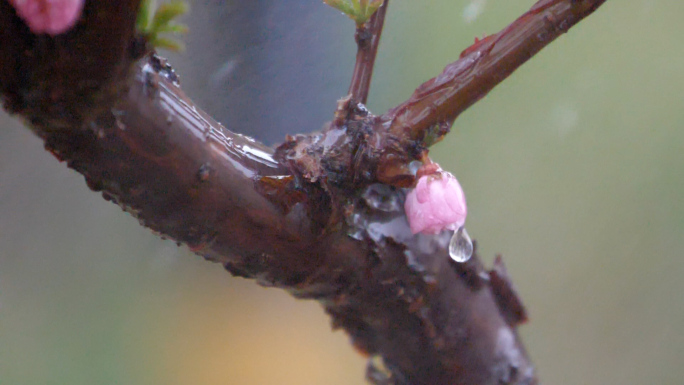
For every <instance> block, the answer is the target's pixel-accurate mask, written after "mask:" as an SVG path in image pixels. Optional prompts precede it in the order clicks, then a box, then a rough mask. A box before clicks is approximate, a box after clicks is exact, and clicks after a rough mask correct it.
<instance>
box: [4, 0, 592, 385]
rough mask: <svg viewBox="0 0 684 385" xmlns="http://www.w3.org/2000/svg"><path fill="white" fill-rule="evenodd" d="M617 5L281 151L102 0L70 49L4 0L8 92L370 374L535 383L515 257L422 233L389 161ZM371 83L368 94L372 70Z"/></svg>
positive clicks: (424, 380) (79, 154) (68, 144)
mask: <svg viewBox="0 0 684 385" xmlns="http://www.w3.org/2000/svg"><path fill="white" fill-rule="evenodd" d="M602 2H603V1H600V0H599V1H588V0H586V1H570V0H565V1H562V0H556V1H542V2H540V3H538V4H537V5H535V7H534V8H533V9H532V10H531V11H530V12H528V13H527V14H526V15H524V16H523V17H522V18H520V19H518V21H516V22H515V23H514V24H513V25H512V26H511V27H509V28H507V29H506V30H504V31H502V32H501V33H500V34H497V35H495V37H491V38H488V39H485V40H484V41H483V42H481V43H480V44H476V45H475V46H473V47H471V48H470V49H469V50H466V51H465V52H464V54H463V58H462V59H461V61H459V62H457V63H455V64H452V65H450V66H449V67H447V70H446V71H445V73H444V74H443V75H442V76H440V77H438V78H436V79H433V80H432V81H430V82H428V83H426V84H425V85H423V86H422V87H421V88H419V89H418V90H417V91H416V93H414V95H413V96H412V98H411V99H409V100H408V101H407V102H405V103H404V104H402V105H401V106H398V107H397V108H395V109H393V110H391V111H390V112H388V113H387V114H386V115H384V116H382V117H381V118H377V117H374V116H372V115H370V114H369V113H368V111H366V110H365V109H354V108H352V110H351V111H350V116H349V117H348V119H346V120H345V124H344V125H343V126H340V127H330V128H328V129H327V130H326V131H325V132H324V133H318V134H314V135H310V136H300V137H297V138H290V139H289V140H288V141H287V142H286V143H284V144H283V145H281V146H280V148H279V149H278V150H277V151H275V152H273V150H271V149H269V148H266V147H264V146H262V145H260V144H258V143H256V142H254V141H252V140H251V139H248V138H245V137H242V136H240V135H238V134H233V133H230V132H229V131H227V130H225V129H224V128H223V127H221V126H220V125H219V124H218V123H216V122H215V121H214V120H212V119H211V118H210V117H209V116H207V115H206V114H205V113H204V112H202V111H201V110H200V109H199V108H198V107H196V106H195V105H194V104H193V103H192V101H191V100H189V99H188V98H187V97H186V96H185V95H184V94H183V93H182V91H181V90H180V88H179V86H178V83H177V77H176V76H175V74H174V73H173V70H172V69H171V68H170V67H169V66H168V65H167V64H166V63H165V62H164V61H163V60H161V59H159V58H158V57H156V56H154V55H147V54H146V47H145V44H144V42H141V41H140V39H139V38H138V37H137V36H136V34H135V31H134V20H135V14H136V10H137V7H138V2H137V1H133V0H129V1H120V2H92V1H91V2H86V6H85V10H84V15H83V18H82V20H81V21H80V22H79V24H78V25H77V26H76V27H75V28H74V29H73V30H72V31H70V32H68V33H67V34H64V35H60V36H57V37H56V38H51V37H48V36H42V35H41V36H36V35H33V34H31V32H30V31H28V29H27V28H26V27H25V26H24V25H23V23H22V22H21V21H20V20H19V19H18V18H17V17H16V15H15V14H14V12H13V10H12V8H11V7H10V6H9V4H8V3H7V2H5V1H1V2H0V25H2V26H3V28H2V30H0V47H1V48H0V50H1V51H2V55H0V94H1V95H2V97H3V101H4V105H5V108H6V109H8V110H9V111H11V112H13V113H15V114H17V115H19V116H21V117H22V118H24V119H25V120H26V122H27V123H28V124H29V125H30V127H31V128H32V129H33V131H34V132H35V133H36V134H37V135H39V136H40V137H41V138H43V140H44V141H45V146H46V148H47V149H48V150H50V151H51V152H52V153H53V154H55V156H57V157H58V158H59V159H60V160H63V161H66V162H67V165H68V166H69V167H71V168H73V169H75V170H77V171H78V172H80V173H82V174H83V175H84V176H85V178H86V181H87V183H88V185H89V186H90V187H91V188H92V189H94V190H101V191H102V192H103V196H104V197H105V198H106V199H109V200H112V201H114V202H116V203H117V204H119V205H120V206H121V207H122V208H123V209H124V210H126V211H128V212H130V213H131V214H133V215H134V216H135V217H137V218H138V219H139V220H140V222H141V224H143V225H145V226H147V227H150V228H151V229H153V230H154V231H156V232H159V233H160V234H162V236H165V237H169V238H172V239H174V240H175V241H177V242H179V243H186V244H188V245H189V246H190V247H191V248H192V249H193V250H194V251H195V252H197V253H198V254H200V255H203V256H204V257H206V258H208V259H211V260H213V261H217V262H220V263H222V264H223V265H224V266H225V268H226V269H227V270H228V271H230V272H231V273H232V274H233V275H238V276H242V277H248V278H255V279H257V280H258V281H259V283H260V284H263V285H268V286H277V287H281V288H284V289H286V290H288V291H289V292H291V293H292V294H293V295H295V296H297V297H300V298H312V299H316V300H318V301H319V302H320V303H321V304H322V305H323V306H324V307H325V310H326V311H327V312H328V313H329V314H330V315H331V316H332V318H333V326H334V327H337V328H344V329H345V330H346V331H347V332H348V333H349V335H350V336H351V338H352V342H353V344H354V345H355V346H356V347H357V348H358V349H359V351H361V352H364V353H365V354H368V355H370V356H379V357H381V358H382V360H383V361H384V363H385V365H386V366H387V368H388V369H389V373H386V374H385V375H383V372H382V371H381V370H379V369H376V368H375V367H370V369H369V378H373V379H374V381H376V382H378V383H386V384H468V385H469V384H473V385H475V384H478V385H487V384H492V385H493V384H533V383H536V377H535V373H534V368H533V366H532V364H531V363H530V361H529V359H528V358H527V354H526V352H525V350H524V348H523V346H522V344H521V343H520V341H519V339H518V337H517V332H516V326H517V324H519V323H520V322H522V321H524V319H525V318H526V316H525V312H524V308H523V306H522V303H521V302H520V300H519V298H518V297H517V295H516V294H515V290H514V289H513V286H512V284H511V283H510V280H509V279H508V277H507V274H506V270H505V268H504V267H503V263H502V262H501V261H500V260H497V262H496V263H495V267H494V270H492V271H486V270H485V269H484V267H483V266H482V264H481V262H480V260H479V258H478V257H477V255H474V257H473V258H472V259H471V260H470V261H469V262H467V263H464V264H457V263H455V262H453V261H452V260H451V259H450V258H449V257H448V254H447V246H448V241H449V238H450V234H449V233H448V232H447V233H443V234H440V235H436V236H428V235H421V234H419V235H413V234H411V232H410V229H409V227H408V223H407V221H406V217H405V213H404V210H403V200H404V197H405V191H404V190H403V189H401V188H397V187H396V186H399V185H401V183H394V184H395V186H392V185H388V184H378V183H377V181H378V180H379V181H388V180H392V181H394V182H397V181H399V180H401V178H400V177H401V173H397V174H394V176H395V177H396V176H397V175H398V176H399V178H394V179H392V178H391V176H392V175H391V173H390V172H389V171H392V170H390V169H388V168H386V167H385V168H384V169H383V168H382V167H380V166H383V163H382V161H381V160H382V159H384V160H385V161H386V163H385V164H384V165H387V164H391V165H400V166H401V164H402V161H403V162H404V166H405V164H408V161H410V160H411V159H415V157H416V154H417V153H418V152H421V151H423V150H424V143H423V142H424V139H425V136H426V133H425V132H426V131H428V128H429V127H430V126H432V125H434V124H437V123H440V122H443V121H451V120H453V119H454V118H455V117H456V116H457V115H458V113H460V112H461V111H462V110H463V109H465V108H466V106H467V105H471V104H472V103H474V102H475V101H476V100H477V99H479V98H481V97H482V96H483V95H484V94H486V92H487V91H489V90H490V89H491V88H492V87H493V86H494V85H495V84H497V83H498V82H499V81H501V80H502V79H503V78H504V77H505V76H507V75H508V74H509V73H510V72H511V71H512V70H513V69H514V68H516V67H517V66H518V65H520V64H521V63H522V62H524V60H527V59H528V58H529V57H530V56H531V55H533V54H534V53H535V52H537V51H538V50H539V49H541V47H543V46H544V45H545V44H547V43H548V41H550V40H552V39H553V38H554V37H555V36H557V35H558V34H559V33H560V32H561V31H562V30H564V29H567V28H568V27H569V26H570V25H573V24H574V23H576V22H577V21H578V20H579V19H580V18H581V17H584V16H586V15H587V14H588V13H589V12H590V11H591V10H593V9H595V8H596V7H597V6H598V5H600V4H601V3H602ZM383 8H384V7H383ZM378 18H380V16H378ZM380 21H381V20H380ZM540 33H542V36H543V37H544V39H539V38H538V36H539V34H540ZM544 34H546V35H544ZM379 35H380V34H379V29H378V34H377V37H378V38H379ZM372 56H374V54H373V55H372ZM523 59H524V60H523ZM366 63H368V62H366ZM371 67H372V66H371ZM364 68H368V66H367V64H366V67H364ZM499 71H503V72H499ZM364 73H366V72H364ZM358 78H359V79H366V80H358V82H357V81H355V82H354V83H358V84H359V86H358V91H359V95H360V94H362V93H363V91H364V90H366V91H367V86H365V85H364V84H367V82H368V81H369V80H370V73H369V72H368V76H366V75H363V76H361V74H360V75H359V77H358ZM355 87H356V86H353V87H352V88H355ZM417 141H420V143H418V142H417ZM392 157H395V158H397V159H399V160H400V161H395V160H391V158H392ZM373 159H375V160H374V162H375V163H373V161H372V160H373ZM378 159H380V160H378ZM388 159H390V160H388ZM368 160H371V161H368ZM392 162H394V163H392ZM378 165H380V166H378ZM400 166H397V167H399V168H401V167H404V166H401V167H400ZM374 167H376V168H377V169H378V170H380V171H378V172H375V171H374V170H373V168H374ZM395 171H396V170H395ZM405 175H408V178H409V179H411V178H412V175H411V174H410V173H407V174H405ZM403 180H404V182H406V178H404V179H403Z"/></svg>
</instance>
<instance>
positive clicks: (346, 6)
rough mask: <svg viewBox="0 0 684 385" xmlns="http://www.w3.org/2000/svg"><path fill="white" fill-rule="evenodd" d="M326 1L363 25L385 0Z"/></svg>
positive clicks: (325, 1) (324, 0) (357, 23)
mask: <svg viewBox="0 0 684 385" xmlns="http://www.w3.org/2000/svg"><path fill="white" fill-rule="evenodd" d="M323 2H324V3H326V4H328V5H329V6H331V7H333V8H335V9H337V10H338V11H341V12H342V13H344V14H345V15H347V16H349V17H350V18H351V19H352V20H354V21H355V22H356V25H359V26H360V25H363V24H364V23H365V22H367V21H368V19H370V17H371V16H373V14H374V13H375V11H377V10H378V8H380V6H381V5H382V3H383V2H384V0H323Z"/></svg>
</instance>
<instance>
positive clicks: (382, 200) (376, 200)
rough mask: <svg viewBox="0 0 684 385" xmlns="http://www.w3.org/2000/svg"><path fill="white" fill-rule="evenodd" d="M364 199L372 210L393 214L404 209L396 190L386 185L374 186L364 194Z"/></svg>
mask: <svg viewBox="0 0 684 385" xmlns="http://www.w3.org/2000/svg"><path fill="white" fill-rule="evenodd" d="M362 196H363V199H364V200H365V201H366V204H368V206H370V207H371V208H372V209H375V210H379V211H384V212H387V213H391V212H394V211H399V210H401V208H402V202H401V201H400V200H399V196H398V194H397V192H396V191H395V189H394V188H392V187H390V186H388V185H384V184H379V183H376V184H373V185H370V186H368V188H367V189H366V191H364V192H363V195H362Z"/></svg>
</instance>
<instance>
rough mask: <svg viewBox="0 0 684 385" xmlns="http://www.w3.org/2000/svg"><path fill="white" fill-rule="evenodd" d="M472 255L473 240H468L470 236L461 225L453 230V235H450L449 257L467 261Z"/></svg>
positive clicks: (461, 261)
mask: <svg viewBox="0 0 684 385" xmlns="http://www.w3.org/2000/svg"><path fill="white" fill-rule="evenodd" d="M472 255H473V241H471V240H470V236H469V235H468V232H467V231H466V229H465V227H463V226H461V227H460V228H459V229H458V230H456V231H455V232H454V235H453V236H452V237H451V242H449V256H451V259H453V260H454V261H456V262H459V263H463V262H468V260H469V259H470V257H471V256H472Z"/></svg>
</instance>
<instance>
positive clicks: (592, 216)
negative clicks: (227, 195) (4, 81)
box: [0, 0, 684, 385]
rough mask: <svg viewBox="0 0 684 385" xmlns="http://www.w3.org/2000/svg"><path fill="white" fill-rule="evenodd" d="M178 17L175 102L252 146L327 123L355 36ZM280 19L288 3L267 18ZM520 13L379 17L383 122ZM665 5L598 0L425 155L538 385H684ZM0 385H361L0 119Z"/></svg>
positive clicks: (672, 76)
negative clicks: (472, 241) (516, 328)
mask: <svg viewBox="0 0 684 385" xmlns="http://www.w3.org/2000/svg"><path fill="white" fill-rule="evenodd" d="M239 3H241V2H217V1H208V0H207V1H199V0H197V1H194V2H192V7H193V9H192V14H191V15H190V16H189V17H188V18H187V21H188V23H189V24H190V27H191V35H189V36H188V37H187V38H186V39H185V41H186V42H187V43H188V49H187V51H186V52H185V53H184V54H183V55H172V56H171V60H172V63H174V64H175V65H176V68H177V70H178V71H179V73H180V75H181V81H182V84H183V87H184V88H185V90H186V92H188V93H189V94H190V95H191V96H193V97H194V98H196V100H198V101H199V103H200V105H202V106H204V107H205V108H207V110H208V111H210V112H211V113H212V114H214V115H215V116H217V117H218V118H219V119H220V120H221V121H223V122H224V123H226V125H227V126H228V127H230V128H233V129H235V130H236V131H241V132H247V133H249V134H250V135H254V136H256V137H257V138H260V139H262V140H264V141H266V142H268V143H275V142H276V141H278V140H279V138H282V137H283V136H284V135H285V133H295V132H302V131H305V132H306V131H312V130H316V129H318V128H320V126H321V125H322V123H323V122H324V121H325V120H327V119H329V118H330V116H331V115H332V111H333V109H334V102H335V100H336V99H337V98H338V97H340V96H342V95H343V94H344V93H345V92H346V89H347V85H348V84H347V81H348V78H349V74H350V72H351V67H352V65H353V56H354V50H355V48H354V43H353V39H352V28H353V27H352V22H351V21H349V20H347V19H345V18H344V17H342V16H339V15H337V14H336V13H335V11H333V10H331V9H327V8H326V7H325V6H323V5H322V4H321V3H320V2H318V1H315V0H307V1H301V2H294V1H292V2H283V1H278V0H271V1H250V2H242V3H245V4H239ZM284 3H288V4H284ZM532 3H533V1H510V0H487V1H485V0H472V1H471V0H468V1H466V0H430V1H410V0H393V1H392V4H391V5H390V10H389V16H388V17H389V18H388V21H387V26H386V30H385V32H384V34H383V43H382V45H381V52H380V56H379V58H378V63H377V66H378V67H377V72H376V76H375V79H374V84H373V90H372V93H371V102H370V103H369V107H370V108H371V110H372V111H374V112H377V113H380V112H382V111H384V110H386V109H387V108H389V107H391V106H393V105H396V104H398V103H399V102H401V101H402V100H404V99H405V98H406V97H408V95H410V93H411V92H412V91H413V89H414V88H415V87H416V86H417V85H419V84H420V83H421V82H422V81H424V80H427V79H428V78H430V77H432V76H435V75H436V74H438V73H439V72H440V71H441V69H442V68H443V67H444V66H445V65H446V64H447V63H449V62H451V61H453V60H455V59H456V58H457V57H458V54H459V53H460V51H461V50H462V49H463V48H465V47H466V46H467V45H469V44H470V43H471V42H472V40H473V38H474V37H475V36H482V34H484V33H492V32H495V31H498V30H500V29H501V28H502V27H504V26H505V25H506V24H507V23H508V22H510V21H512V20H513V19H514V18H516V17H517V16H518V15H519V14H521V13H522V12H523V11H524V10H525V9H526V8H528V7H529V6H531V5H532ZM682 16H684V2H681V1H677V0H663V1H656V0H622V1H609V2H608V3H607V4H606V5H604V6H603V7H602V8H601V9H600V10H598V11H597V12H596V14H594V15H593V16H591V17H590V18H589V19H587V20H585V21H584V22H582V23H581V24H580V25H579V26H577V27H575V28H574V29H572V30H571V31H570V33H569V34H567V35H565V36H563V37H561V38H560V39H559V40H557V41H556V42H555V43H553V44H552V45H551V46H550V47H548V48H546V49H545V50H544V51H543V52H542V53H541V54H539V55H538V56H536V57H535V58H534V59H533V60H532V61H531V62H529V63H528V64H526V65H525V66H524V67H523V68H522V69H520V70H519V71H518V72H516V73H515V74H514V75H513V76H511V77H510V78H509V79H508V80H507V81H505V83H504V84H502V85H501V86H499V87H497V88H496V90H494V91H493V92H492V93H491V94H490V95H489V96H488V97H486V98H485V99H484V100H482V101H480V102H479V103H478V104H477V105H475V106H474V107H472V108H471V109H469V110H468V111H467V112H466V113H465V114H463V115H462V116H461V117H460V118H459V119H458V120H457V121H456V124H455V126H454V129H453V132H452V134H451V135H449V136H448V137H447V138H446V139H445V140H444V141H443V142H442V143H440V144H439V145H437V146H436V147H435V148H434V151H433V152H432V155H433V157H434V158H435V159H436V160H437V161H438V162H440V163H441V164H442V166H444V167H445V168H447V169H449V170H451V171H452V172H454V174H455V175H456V176H457V177H458V178H459V179H460V181H461V183H462V185H463V187H464V189H465V192H466V195H467V197H468V204H469V214H470V215H469V218H468V230H469V232H470V234H471V235H472V236H473V237H474V238H476V239H477V240H478V241H479V247H480V251H481V254H482V255H484V256H485V258H486V262H487V264H489V263H491V259H492V258H493V256H494V255H495V254H497V253H501V254H503V256H504V259H505V261H506V262H507V265H508V268H509V271H510V273H511V275H512V276H513V278H514V282H515V283H516V284H517V287H518V289H519V291H520V293H521V295H522V298H523V300H524V301H525V304H526V305H527V307H528V310H529V313H530V318H531V320H530V322H529V323H528V324H526V325H524V326H523V327H522V328H521V332H522V335H523V338H524V340H525V342H526V345H527V347H528V350H529V352H530V355H531V356H532V358H533V360H534V362H535V363H536V365H537V367H538V371H539V374H540V377H541V379H542V380H543V381H544V382H545V383H550V384H553V383H559V384H560V383H562V384H616V385H617V384H620V385H629V384H645V383H652V384H681V383H682V380H681V378H683V377H684V366H682V365H681V363H682V360H683V359H684V333H682V328H683V327H684V279H682V276H683V275H684V261H683V260H682V256H683V254H684V200H683V199H682V196H684V172H683V169H684V130H682V126H683V125H684V108H683V107H682V101H681V96H680V94H681V90H682V89H683V88H684V49H683V48H682V43H681V36H684V24H683V23H681V18H682ZM0 128H1V129H0V384H2V385H15V384H18V385H33V384H75V385H76V384H184V385H185V384H196V385H204V384H300V385H302V384H331V385H333V384H340V385H341V384H363V383H364V380H363V373H364V365H365V361H364V359H363V358H362V357H360V356H359V355H357V354H356V353H355V352H354V351H353V349H351V347H350V346H349V344H348V342H347V337H346V336H345V335H344V334H343V333H342V332H335V333H333V332H331V331H330V328H329V321H328V320H327V317H326V316H325V315H324V314H323V312H322V311H321V309H320V307H319V306H318V305H317V304H316V303H310V302H303V301H296V300H294V299H292V298H290V297H289V296H288V295H286V294H285V293H283V292H281V291H278V290H274V289H264V288H261V287H258V286H257V285H256V284H255V283H254V282H250V281H246V280H242V279H236V278H231V277H230V276H229V274H228V273H227V272H225V271H223V269H222V268H221V267H220V266H219V265H215V264H211V263H208V262H205V261H203V260H202V259H201V258H199V257H197V256H194V255H192V254H191V253H189V252H188V251H187V250H186V249H185V248H178V247H176V246H175V244H173V243H172V242H169V241H162V240H160V239H159V238H157V237H155V236H153V235H152V234H150V232H149V231H147V230H145V229H143V228H141V227H140V226H139V225H138V224H137V221H135V220H134V219H132V218H131V217H129V216H128V215H127V214H124V213H123V212H122V211H121V210H120V209H118V208H117V207H116V206H114V205H111V204H109V203H106V202H105V201H104V200H103V199H102V198H101V197H100V196H99V195H97V194H94V193H92V192H90V191H89V190H88V189H87V187H86V186H85V183H83V178H82V177H81V176H79V175H77V174H75V173H74V172H72V171H70V170H68V169H67V168H66V167H65V165H63V164H59V163H58V162H57V161H56V160H55V159H54V158H52V156H51V155H49V154H48V153H47V152H45V151H44V150H43V149H42V144H41V142H40V141H39V140H38V139H37V138H35V137H33V136H32V135H31V134H30V133H29V131H28V130H26V129H24V128H23V127H22V126H21V122H19V121H18V120H16V119H14V118H11V117H8V116H7V115H5V114H4V113H3V114H2V115H0Z"/></svg>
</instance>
